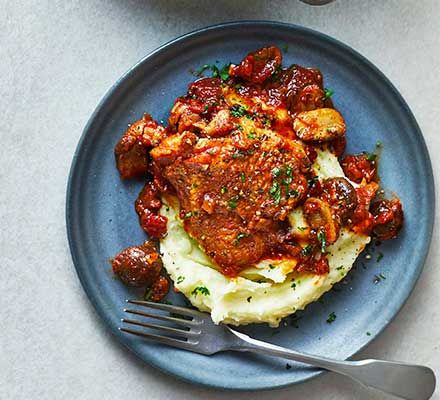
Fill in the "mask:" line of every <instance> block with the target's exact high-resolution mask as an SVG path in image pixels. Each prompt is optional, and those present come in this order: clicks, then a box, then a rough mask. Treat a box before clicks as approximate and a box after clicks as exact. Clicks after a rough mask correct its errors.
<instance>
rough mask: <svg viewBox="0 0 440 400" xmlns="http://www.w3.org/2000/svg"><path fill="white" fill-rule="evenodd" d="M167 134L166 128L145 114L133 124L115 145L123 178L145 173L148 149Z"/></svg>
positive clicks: (117, 164)
mask: <svg viewBox="0 0 440 400" xmlns="http://www.w3.org/2000/svg"><path fill="white" fill-rule="evenodd" d="M164 136H165V128H163V127H162V126H160V125H159V124H158V123H157V122H156V121H154V120H153V119H152V118H151V116H150V115H148V114H145V115H144V116H143V117H142V118H141V119H140V120H138V121H136V122H135V123H134V124H131V125H130V126H129V127H128V129H127V131H126V132H125V133H124V135H123V136H122V138H121V139H120V140H119V142H118V143H117V144H116V146H115V157H116V166H117V168H118V170H119V173H120V174H121V178H122V179H130V178H134V177H138V176H142V175H145V173H146V172H147V171H148V150H149V149H150V148H151V147H152V146H156V145H157V144H159V142H160V141H161V140H162V138H163V137H164Z"/></svg>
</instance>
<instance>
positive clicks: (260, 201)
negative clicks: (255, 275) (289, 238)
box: [151, 131, 310, 275]
mask: <svg viewBox="0 0 440 400" xmlns="http://www.w3.org/2000/svg"><path fill="white" fill-rule="evenodd" d="M183 138H184V135H183V136H182V135H180V136H179V137H177V135H176V137H175V138H171V137H170V138H168V139H167V140H165V141H163V142H162V143H161V145H160V146H159V147H157V148H155V149H154V150H153V151H152V152H151V155H152V157H153V159H154V161H155V162H156V163H158V164H159V165H162V166H164V168H163V175H164V177H165V178H166V179H167V180H168V181H169V182H170V183H171V185H172V186H173V187H174V189H175V191H176V193H177V196H178V198H179V202H180V207H181V215H182V217H183V218H184V225H185V229H186V230H187V231H188V232H189V233H190V235H191V236H193V237H194V238H195V239H197V241H198V242H199V243H200V244H201V246H202V247H203V248H204V249H205V250H206V252H207V254H208V255H209V256H210V257H211V258H212V259H213V260H214V261H215V262H216V263H217V264H218V265H219V266H220V267H221V268H223V270H224V272H225V273H226V274H228V275H234V274H236V273H238V272H239V271H240V269H241V268H243V267H245V266H249V265H251V264H252V263H255V262H257V261H258V260H259V259H260V258H261V257H262V256H263V255H264V254H265V253H267V252H268V251H270V249H271V247H273V244H274V242H276V241H277V235H276V233H277V231H278V230H279V227H280V225H281V224H282V221H284V220H285V218H286V216H287V214H288V212H289V211H290V210H292V209H293V208H294V207H295V206H296V205H297V204H298V203H299V201H300V200H301V199H302V198H304V195H305V192H306V190H307V180H306V178H305V176H304V173H305V172H306V171H307V170H308V168H309V167H310V160H309V159H308V157H307V155H306V153H305V150H304V148H303V146H302V145H301V144H299V143H297V142H295V141H292V140H290V139H286V138H283V137H282V136H279V135H277V134H275V133H272V134H270V133H267V135H266V136H265V137H264V138H262V139H261V140H251V139H249V138H248V137H247V136H245V135H244V134H243V133H241V132H240V131H237V132H236V134H235V135H234V136H232V137H226V138H221V139H210V140H207V139H200V140H199V142H198V143H196V144H194V141H193V142H190V141H186V142H185V140H183ZM190 143H193V148H190V147H189V146H190ZM168 144H169V147H167V145H168ZM172 154H174V156H172Z"/></svg>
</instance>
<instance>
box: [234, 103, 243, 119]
mask: <svg viewBox="0 0 440 400" xmlns="http://www.w3.org/2000/svg"><path fill="white" fill-rule="evenodd" d="M245 114H246V107H244V106H242V105H239V104H234V105H233V106H232V107H231V115H232V116H233V117H243V116H244V115H245Z"/></svg>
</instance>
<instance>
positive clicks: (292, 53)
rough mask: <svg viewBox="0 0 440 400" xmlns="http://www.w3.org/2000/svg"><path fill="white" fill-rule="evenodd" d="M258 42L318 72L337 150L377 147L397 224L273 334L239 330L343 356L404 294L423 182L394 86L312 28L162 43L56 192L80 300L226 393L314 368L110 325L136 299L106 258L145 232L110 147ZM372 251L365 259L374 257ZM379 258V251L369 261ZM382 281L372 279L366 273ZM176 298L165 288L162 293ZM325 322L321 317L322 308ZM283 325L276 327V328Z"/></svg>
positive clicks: (423, 222) (425, 173) (411, 271)
mask: <svg viewBox="0 0 440 400" xmlns="http://www.w3.org/2000/svg"><path fill="white" fill-rule="evenodd" d="M266 45H278V46H280V47H286V46H288V51H287V52H286V53H285V54H284V64H285V65H288V64H291V63H297V64H300V65H305V66H313V67H318V68H320V69H321V71H322V73H323V74H324V82H325V86H326V87H328V88H331V89H333V90H334V93H335V94H334V95H333V100H334V102H335V105H336V107H337V109H338V110H339V111H340V112H341V113H342V115H343V116H344V118H345V120H346V123H347V139H348V149H347V151H348V152H350V153H351V152H360V151H363V150H367V151H368V150H373V149H374V147H375V143H376V141H378V140H380V141H381V142H382V143H383V151H382V156H381V159H380V171H379V172H380V176H381V178H382V179H381V182H382V185H383V187H385V188H387V189H389V190H390V191H392V190H394V191H395V192H396V193H397V194H398V195H399V197H400V198H401V200H402V203H403V207H404V211H405V226H404V229H403V231H402V232H401V234H400V236H399V238H398V239H396V240H392V241H390V242H387V243H383V244H382V245H381V246H380V247H379V248H376V249H370V252H371V254H372V258H371V259H370V260H369V261H368V260H366V259H365V255H361V257H360V259H358V261H357V262H356V264H355V266H356V268H355V269H354V270H352V271H351V272H350V274H349V275H348V277H347V279H345V281H344V282H343V283H341V284H338V285H337V287H336V288H335V289H334V290H332V291H331V292H329V293H328V294H326V295H324V296H323V298H322V300H321V301H320V302H316V303H315V304H311V305H310V306H308V307H307V309H306V310H305V311H304V312H301V313H300V315H299V318H295V319H293V320H292V319H289V320H287V321H286V324H283V325H282V326H280V328H278V329H271V328H269V327H267V326H256V325H254V326H249V327H246V328H243V331H245V332H246V333H248V334H250V335H252V336H253V337H256V338H258V339H262V340H266V341H268V342H272V343H276V344H278V345H281V346H285V347H288V348H292V349H296V350H299V351H303V352H308V353H312V354H318V355H323V356H326V357H332V358H337V359H347V358H349V357H351V356H352V355H354V354H355V353H356V352H358V351H359V350H360V349H362V348H363V347H364V346H366V345H367V344H368V343H369V342H370V341H371V340H373V339H374V338H375V337H376V336H377V335H378V334H379V333H380V332H381V331H382V330H383V329H384V328H385V327H386V326H387V325H388V324H389V322H390V321H391V320H392V318H393V317H394V316H395V315H396V313H397V312H398V311H399V309H400V308H401V307H402V305H403V303H404V302H405V300H406V299H407V298H408V296H409V294H410V293H411V290H412V289H413V287H414V285H415V283H416V281H417V278H418V276H419V274H420V272H421V270H422V267H423V262H424V260H425V256H426V254H427V251H428V246H429V242H430V238H431V230H432V223H433V220H434V218H433V216H434V212H433V208H434V184H433V178H432V169H431V164H430V161H429V156H428V152H427V149H426V146H425V143H424V140H423V137H422V134H421V132H420V130H419V128H418V126H417V123H416V121H415V119H414V117H413V115H412V113H411V111H410V110H409V108H408V106H407V105H406V103H405V101H404V100H403V99H402V97H401V96H400V94H399V93H398V92H397V90H396V89H395V88H394V87H393V85H392V84H391V83H390V82H389V81H388V79H387V78H386V77H385V76H384V75H383V74H382V73H381V72H380V71H379V70H378V69H377V68H376V67H375V66H374V65H372V64H371V63H370V62H369V61H367V60H366V59H365V58H364V57H363V56H361V55H360V54H358V53H357V52H355V51H354V50H352V49H351V48H349V47H347V46H346V45H344V44H342V43H340V42H338V41H336V40H334V39H332V38H330V37H328V36H326V35H324V34H322V33H318V32H316V31H312V30H309V29H306V28H303V27H299V26H294V25H287V24H281V23H274V22H252V21H251V22H237V23H229V24H222V25H217V26H213V27H209V28H204V29H201V30H199V31H196V32H193V33H190V34H187V35H184V36H182V37H180V38H178V39H176V40H173V41H171V42H170V43H168V44H166V45H164V46H162V47H161V48H159V49H158V50H156V51H154V52H153V53H151V54H150V55H148V56H146V57H145V58H144V59H142V60H141V61H140V62H139V63H138V64H136V65H135V66H134V67H133V68H132V69H130V70H129V71H128V72H127V73H126V74H125V75H124V76H123V77H122V78H121V79H120V80H119V81H118V82H117V83H116V84H115V85H114V86H113V87H112V88H111V89H110V90H109V92H108V93H107V94H106V95H105V97H104V99H103V100H102V101H101V103H100V104H99V105H98V107H97V108H96V110H95V112H94V113H93V115H92V116H91V118H90V121H89V123H88V124H87V126H86V128H85V130H84V133H83V136H82V138H81V140H80V143H79V145H78V148H77V150H76V153H75V156H74V159H73V163H72V169H71V173H70V178H69V184H68V190H67V205H66V210H67V231H68V236H69V242H70V249H71V252H72V257H73V261H74V264H75V267H76V269H77V272H78V275H79V278H80V280H81V282H82V284H83V286H84V289H85V291H86V292H87V295H88V297H89V298H90V300H91V302H92V303H93V305H94V306H95V308H96V310H97V311H98V314H99V315H100V316H101V317H102V318H103V320H104V321H105V323H106V324H107V325H108V327H109V329H110V330H111V331H112V332H113V333H114V335H115V336H116V337H117V339H118V340H119V341H120V342H121V343H123V344H125V345H126V346H127V347H128V348H129V349H130V350H132V351H133V352H135V353H136V354H137V355H138V356H139V357H140V358H141V359H142V360H144V361H145V362H148V363H149V364H151V365H153V366H155V367H156V368H159V369H161V370H163V371H166V372H168V373H170V374H173V375H175V376H177V377H180V378H183V379H185V380H188V381H191V382H194V383H199V384H204V385H209V386H214V387H219V388H230V389H268V388H276V387H281V386H285V385H289V384H293V383H298V382H301V381H304V380H306V379H308V378H311V377H314V376H316V375H318V374H319V373H320V372H322V371H320V370H318V369H316V368H310V367H308V366H305V365H300V364H294V363H289V364H290V365H291V366H292V368H290V369H286V361H285V360H281V359H274V358H269V357H263V356H256V355H251V354H244V353H243V354H240V353H222V354H217V355H215V356H212V357H205V356H202V355H198V354H192V353H189V352H185V351H182V350H177V349H173V348H169V347H163V346H161V345H156V344H152V343H148V342H146V341H143V340H141V339H139V338H137V337H133V336H129V335H126V334H123V333H121V332H119V331H118V326H120V318H122V316H123V311H122V310H123V308H124V301H125V299H127V298H133V297H137V296H140V294H139V293H138V292H135V291H133V290H131V289H128V288H127V287H125V286H124V285H123V284H121V283H120V282H119V281H118V280H116V279H113V277H112V273H111V268H110V264H109V259H110V258H111V257H112V256H114V255H115V254H116V253H118V252H119V251H120V250H121V249H123V248H125V247H126V246H129V245H133V244H139V243H142V242H143V241H144V240H145V239H146V236H145V234H144V232H143V231H142V230H141V228H140V226H139V223H138V218H137V215H136V213H135V211H134V206H133V203H134V200H135V199H136V196H137V194H138V192H139V191H140V189H141V187H142V182H141V181H130V182H122V181H121V180H120V179H119V175H118V171H117V170H116V168H115V161H114V155H113V148H114V146H115V144H116V142H117V141H118V139H119V137H120V136H121V134H122V133H123V132H124V131H125V129H126V127H127V124H129V123H130V122H133V121H135V120H137V119H138V118H140V117H141V116H142V114H143V112H146V111H147V112H149V113H151V114H152V115H153V117H154V118H155V119H157V120H159V121H160V120H166V117H167V115H168V113H169V111H170V108H171V105H172V104H173V100H174V99H175V98H176V97H177V96H179V95H182V94H184V93H185V92H186V89H187V86H188V84H189V83H190V82H191V81H192V80H194V79H195V78H194V76H193V75H192V74H191V71H194V70H197V69H198V68H200V66H202V65H204V64H209V63H217V64H218V65H224V64H226V63H229V62H235V63H237V62H238V61H240V60H241V59H242V57H243V56H244V55H246V54H247V53H248V52H250V51H252V50H255V49H258V48H260V47H262V46H266ZM379 252H380V253H382V254H383V258H382V259H381V260H380V262H377V261H376V260H377V257H378V254H379ZM379 258H380V257H379ZM379 273H381V274H383V276H385V277H386V279H382V280H381V281H380V282H378V283H374V281H375V275H378V274H379ZM168 298H169V299H170V300H171V301H172V302H173V303H176V304H177V303H182V304H184V303H183V299H182V298H181V297H179V296H178V295H176V294H174V293H173V294H171V295H169V297H168ZM332 312H334V313H335V314H336V316H337V318H336V320H335V321H334V322H333V323H331V324H329V323H327V322H326V320H327V318H328V315H329V314H330V313H332ZM284 325H286V326H284Z"/></svg>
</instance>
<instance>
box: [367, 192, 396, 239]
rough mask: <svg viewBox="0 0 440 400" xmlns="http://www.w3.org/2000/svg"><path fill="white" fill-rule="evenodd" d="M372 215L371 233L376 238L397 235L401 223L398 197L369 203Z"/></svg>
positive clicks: (391, 237)
mask: <svg viewBox="0 0 440 400" xmlns="http://www.w3.org/2000/svg"><path fill="white" fill-rule="evenodd" d="M370 212H371V213H372V214H373V216H374V228H373V233H374V234H375V235H376V237H377V238H378V239H381V240H389V239H393V238H395V237H396V236H397V234H398V233H399V231H400V229H401V228H402V225H403V210H402V204H401V203H400V200H399V199H392V200H379V201H377V202H375V203H373V204H372V205H371V208H370Z"/></svg>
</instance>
